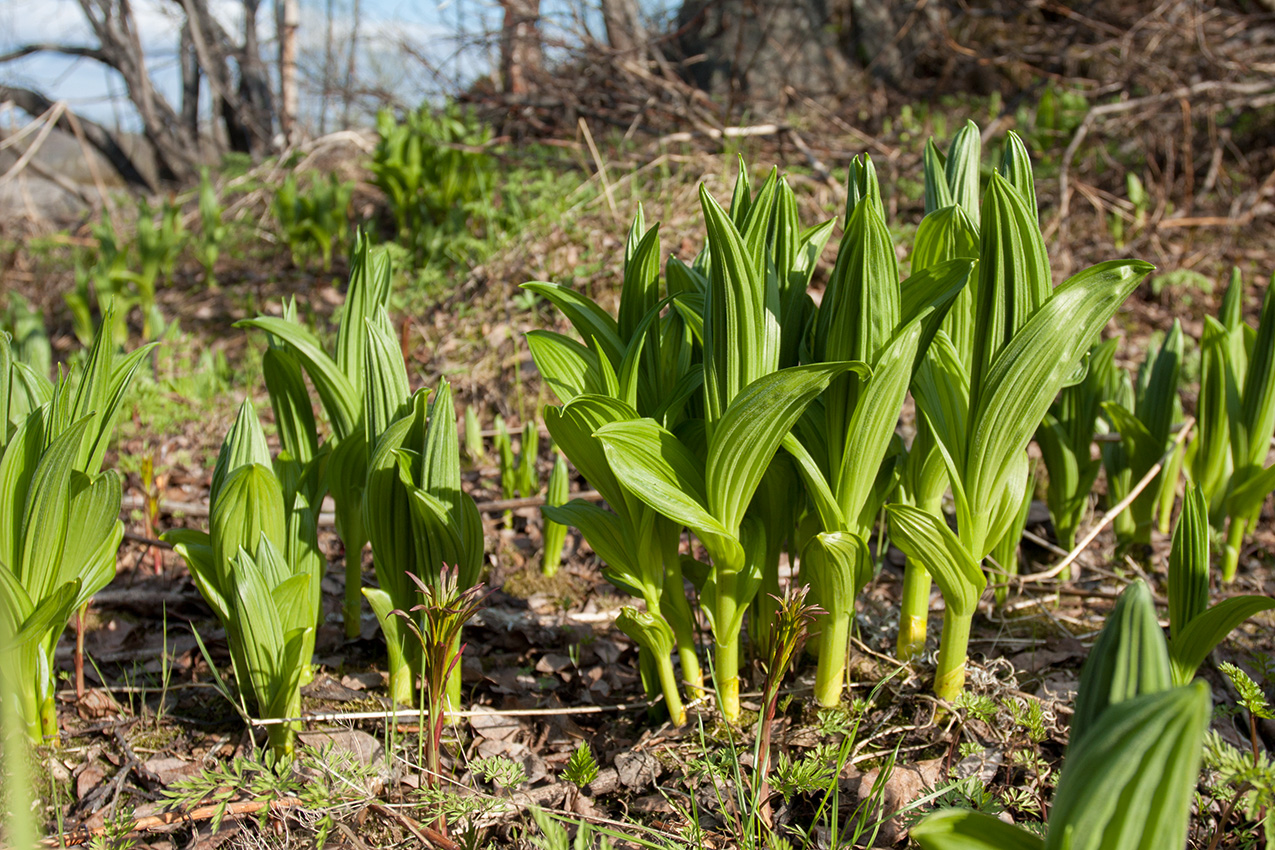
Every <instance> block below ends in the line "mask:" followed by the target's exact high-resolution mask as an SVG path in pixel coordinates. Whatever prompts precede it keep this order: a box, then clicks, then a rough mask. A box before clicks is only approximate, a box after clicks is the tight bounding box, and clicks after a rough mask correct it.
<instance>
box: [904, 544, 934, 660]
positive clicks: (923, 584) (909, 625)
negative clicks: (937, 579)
mask: <svg viewBox="0 0 1275 850" xmlns="http://www.w3.org/2000/svg"><path fill="white" fill-rule="evenodd" d="M933 586H934V579H932V578H931V577H930V574H929V572H928V571H927V570H926V569H925V567H924V566H922V565H921V564H919V563H916V562H915V561H913V560H911V559H908V562H907V564H906V565H905V566H904V568H903V599H902V602H901V604H900V607H899V643H898V649H897V651H896V653H895V654H896V655H897V656H898V658H899V660H900V661H907V660H908V659H910V658H915V657H916V656H918V655H920V654H921V653H922V652H923V651H924V650H925V633H926V629H927V628H928V626H929V620H930V592H931V589H932V588H933Z"/></svg>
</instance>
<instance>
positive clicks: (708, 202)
mask: <svg viewBox="0 0 1275 850" xmlns="http://www.w3.org/2000/svg"><path fill="white" fill-rule="evenodd" d="M700 206H701V207H702V209H703V212H704V219H705V224H706V227H707V231H708V246H709V250H710V251H711V253H712V257H713V261H712V268H711V274H710V283H709V288H708V299H707V303H706V305H705V306H706V311H705V315H704V390H705V404H706V407H707V414H708V420H709V421H710V422H716V421H717V420H718V419H720V418H721V417H722V415H723V414H724V413H725V411H726V408H727V407H729V406H730V403H731V402H732V401H733V400H734V398H735V396H736V395H738V394H739V393H740V392H741V391H742V390H743V389H744V387H746V386H748V385H749V384H750V383H752V382H753V381H755V380H756V379H757V378H759V377H761V376H762V375H763V374H765V373H767V372H769V371H771V370H773V369H774V368H775V365H776V364H777V362H778V358H779V341H780V340H779V333H780V329H779V323H778V316H777V313H778V310H779V305H778V298H779V296H778V290H777V289H776V288H775V287H774V286H767V283H766V280H765V270H764V269H760V268H757V267H756V266H755V265H754V262H753V260H752V257H751V256H750V254H749V249H748V247H747V246H746V245H745V243H744V239H743V237H742V236H741V235H740V232H739V230H738V229H737V228H736V227H735V225H734V223H732V222H731V219H730V217H729V216H727V214H726V212H725V211H724V210H722V208H721V207H720V206H718V204H717V201H715V200H713V197H712V196H711V195H709V194H708V190H707V189H706V188H704V187H703V186H701V187H700Z"/></svg>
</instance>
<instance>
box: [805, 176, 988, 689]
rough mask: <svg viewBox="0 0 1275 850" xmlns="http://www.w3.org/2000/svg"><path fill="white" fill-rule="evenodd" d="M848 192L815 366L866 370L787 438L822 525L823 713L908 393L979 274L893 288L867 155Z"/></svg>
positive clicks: (812, 549)
mask: <svg viewBox="0 0 1275 850" xmlns="http://www.w3.org/2000/svg"><path fill="white" fill-rule="evenodd" d="M849 185H850V186H851V191H850V197H849V201H848V203H847V209H846V216H847V219H846V220H847V224H846V228H845V232H844V235H843V236H842V239H841V243H840V245H839V247H838V253H837V263H836V265H835V267H834V269H833V272H832V277H831V278H830V280H829V283H828V287H827V289H826V291H825V292H824V296H823V299H822V301H821V303H820V305H819V308H818V312H817V314H816V316H815V318H814V320H813V330H814V336H813V358H814V360H816V361H823V362H828V363H834V362H836V361H839V360H849V361H855V362H859V363H863V364H866V365H867V367H868V369H867V370H863V371H860V372H851V373H849V374H846V375H843V376H840V377H837V378H835V379H834V380H833V381H832V383H831V385H830V386H829V388H828V390H827V391H826V392H825V393H824V395H823V397H822V398H821V399H820V402H819V403H818V404H817V406H816V409H815V411H814V415H813V416H808V417H806V418H804V419H803V420H801V421H799V422H798V424H797V427H796V429H795V432H794V434H793V436H792V437H789V438H787V439H786V440H785V442H784V447H785V448H786V449H787V450H788V452H789V454H790V455H791V456H792V458H793V459H794V461H795V462H796V466H797V468H798V469H799V470H800V473H801V476H802V480H803V481H804V482H805V485H806V488H807V491H808V493H810V494H811V499H812V501H813V503H814V505H815V513H816V514H817V516H818V518H819V528H820V531H819V533H818V534H815V535H813V536H812V537H811V538H810V539H809V540H808V541H805V543H804V548H803V549H802V551H801V555H802V558H801V567H802V577H803V579H805V580H808V581H810V582H811V585H812V588H813V595H812V599H813V600H814V601H817V603H818V605H819V606H820V607H821V608H823V609H824V611H826V612H827V613H826V615H824V616H823V617H822V618H821V623H820V631H819V633H818V638H817V643H818V658H819V661H818V669H817V672H816V676H815V698H816V699H817V700H818V701H819V702H820V704H822V705H825V706H834V705H837V704H838V703H839V702H840V700H841V692H842V686H843V683H844V678H845V667H846V658H847V651H848V646H849V630H850V625H851V620H852V617H853V614H854V600H855V598H856V597H857V596H858V594H859V592H860V591H861V590H862V589H863V587H864V586H865V585H866V584H867V583H868V581H870V580H871V578H872V574H873V569H872V561H871V557H870V554H869V550H868V537H869V536H870V535H871V532H872V528H873V525H874V523H875V521H876V518H877V516H878V514H879V513H880V511H881V507H882V505H883V503H884V501H885V498H886V496H887V495H888V494H889V491H890V489H891V486H892V484H893V476H892V474H891V473H892V472H893V464H892V463H890V462H888V461H887V458H888V457H889V456H890V452H891V449H892V448H893V447H895V440H896V438H895V434H894V431H895V426H896V425H897V423H898V420H899V414H900V411H901V409H902V407H903V402H904V399H905V398H906V396H907V391H908V385H909V384H910V383H911V381H912V377H913V374H914V370H915V367H916V365H917V364H918V363H919V361H920V359H921V358H922V357H923V356H924V354H925V351H926V348H927V347H928V345H929V341H930V339H932V338H933V334H934V332H935V331H936V330H937V328H938V326H939V323H940V322H941V321H942V319H943V312H944V311H945V310H946V308H948V307H950V306H951V304H952V303H953V301H954V300H955V299H956V298H957V297H958V294H959V293H960V292H961V291H962V290H963V289H964V287H965V285H966V283H967V281H968V280H969V277H970V273H971V270H972V268H973V266H974V263H973V261H972V260H969V259H964V258H955V259H951V260H948V261H944V262H938V263H935V264H933V265H929V266H925V267H923V268H921V269H920V270H918V271H917V272H916V273H915V274H914V275H913V276H911V277H909V278H908V279H907V280H905V281H903V282H902V283H901V284H900V282H899V271H898V265H897V263H896V262H895V253H894V245H893V244H892V242H891V240H890V235H889V230H888V229H887V227H886V223H885V212H884V209H883V206H882V203H881V194H880V189H879V186H878V183H877V179H876V173H875V170H874V169H873V166H872V162H871V160H870V159H868V158H867V157H864V158H863V159H862V160H856V161H855V162H854V163H853V164H852V166H851V170H850V175H849ZM820 414H822V416H820ZM790 498H791V497H790Z"/></svg>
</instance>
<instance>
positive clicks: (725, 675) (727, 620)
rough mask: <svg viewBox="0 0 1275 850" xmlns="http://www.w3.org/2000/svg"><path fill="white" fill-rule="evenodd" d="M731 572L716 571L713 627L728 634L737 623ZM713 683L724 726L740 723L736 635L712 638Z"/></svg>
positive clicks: (722, 635)
mask: <svg viewBox="0 0 1275 850" xmlns="http://www.w3.org/2000/svg"><path fill="white" fill-rule="evenodd" d="M735 578H736V575H735V573H734V572H730V571H726V570H719V571H718V573H717V592H716V597H717V599H716V601H717V604H716V610H715V612H714V615H713V616H714V622H715V626H716V628H717V629H719V630H728V629H729V628H730V626H731V624H732V623H734V622H735V621H736V619H735V613H736V608H737V605H736V599H735ZM713 641H714V644H715V645H714V647H713V661H714V670H713V679H714V682H715V684H716V686H717V703H718V706H719V707H720V708H721V710H722V716H723V717H724V718H725V719H726V722H727V723H731V724H736V723H739V635H738V634H721V633H717V634H714V635H713Z"/></svg>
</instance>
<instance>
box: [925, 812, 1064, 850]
mask: <svg viewBox="0 0 1275 850" xmlns="http://www.w3.org/2000/svg"><path fill="white" fill-rule="evenodd" d="M908 835H909V836H911V837H912V839H913V840H915V841H916V843H917V844H920V845H921V850H1042V848H1043V847H1044V846H1045V842H1044V840H1043V839H1042V838H1041V837H1040V836H1038V835H1035V834H1033V833H1030V832H1028V831H1027V830H1025V829H1023V828H1022V827H1017V826H1014V825H1013V824H1009V823H1005V821H1003V820H1001V819H1000V818H998V817H995V816H994V815H989V814H987V813H985V812H972V811H968V810H966V809H942V810H940V811H937V812H934V813H932V814H929V815H926V816H925V817H924V818H922V819H921V822H920V823H918V824H917V825H916V826H914V827H912V829H910V830H908Z"/></svg>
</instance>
